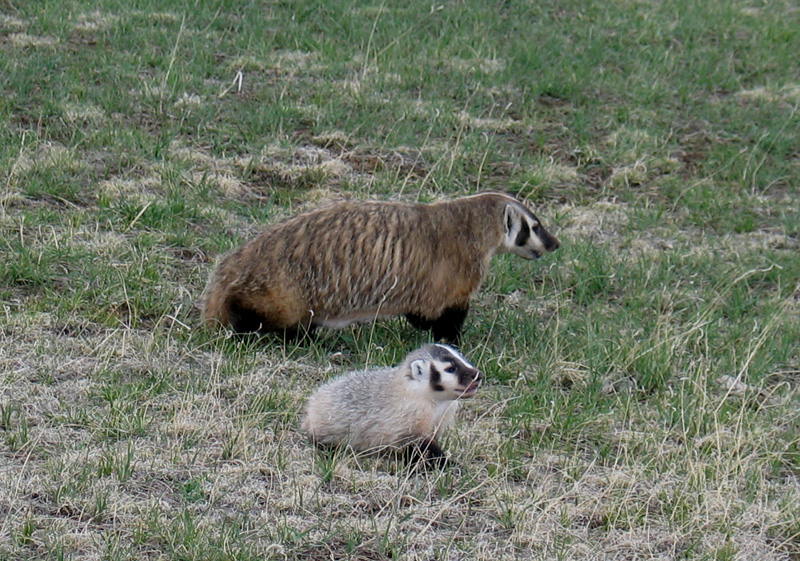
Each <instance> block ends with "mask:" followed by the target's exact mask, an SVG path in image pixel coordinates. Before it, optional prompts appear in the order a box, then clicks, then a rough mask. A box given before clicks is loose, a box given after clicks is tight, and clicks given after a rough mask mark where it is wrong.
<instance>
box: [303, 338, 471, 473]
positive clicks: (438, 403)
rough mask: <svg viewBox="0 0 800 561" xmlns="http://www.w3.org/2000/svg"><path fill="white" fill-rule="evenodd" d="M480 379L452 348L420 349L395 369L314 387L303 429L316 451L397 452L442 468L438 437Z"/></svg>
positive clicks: (348, 376)
mask: <svg viewBox="0 0 800 561" xmlns="http://www.w3.org/2000/svg"><path fill="white" fill-rule="evenodd" d="M482 380H483V374H482V373H481V372H480V371H479V370H478V369H476V368H475V367H474V366H472V364H470V363H469V361H467V359H466V358H464V356H463V355H462V354H461V353H459V352H458V351H456V350H455V349H453V348H452V347H448V346H447V345H440V344H433V345H426V346H424V347H421V348H419V349H417V350H415V351H413V352H412V353H410V354H409V355H408V356H407V357H406V358H405V360H404V361H403V363H402V364H400V365H399V366H397V367H395V368H381V369H377V370H365V371H358V372H350V373H347V374H344V375H342V376H339V377H338V378H334V379H333V380H331V381H330V382H328V383H326V384H324V385H322V386H320V387H319V388H318V389H317V390H316V391H315V392H314V393H313V394H312V395H311V397H310V398H309V399H308V402H307V403H306V411H305V417H304V418H303V423H302V426H303V430H305V431H306V433H308V435H309V436H310V437H311V439H312V441H314V442H315V443H316V444H317V445H318V446H320V447H321V448H333V447H339V446H349V447H350V448H352V449H353V450H355V451H358V452H379V451H390V452H402V453H403V454H404V455H405V456H406V458H407V459H408V460H410V461H415V460H419V459H423V458H424V459H426V460H427V461H428V462H431V463H434V464H435V465H437V466H440V467H443V466H445V465H446V464H447V457H446V455H445V453H444V451H443V450H442V449H441V448H440V447H439V444H438V440H439V437H440V436H441V434H442V432H443V431H444V429H445V428H447V427H448V426H449V425H450V424H452V422H453V420H454V419H455V414H456V411H457V409H458V405H459V403H458V400H460V399H465V398H470V397H473V396H474V395H475V394H476V393H477V391H478V388H479V386H480V384H481V381H482Z"/></svg>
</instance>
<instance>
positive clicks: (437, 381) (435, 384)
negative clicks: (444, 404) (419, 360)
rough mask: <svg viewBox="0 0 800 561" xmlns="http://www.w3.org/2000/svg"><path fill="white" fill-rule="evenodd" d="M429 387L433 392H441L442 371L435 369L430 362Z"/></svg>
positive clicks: (442, 388)
mask: <svg viewBox="0 0 800 561" xmlns="http://www.w3.org/2000/svg"><path fill="white" fill-rule="evenodd" d="M431 387H432V388H433V391H435V392H443V391H444V386H443V385H442V373H441V372H439V371H438V370H436V367H435V366H434V365H433V364H431Z"/></svg>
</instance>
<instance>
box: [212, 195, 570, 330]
mask: <svg viewBox="0 0 800 561" xmlns="http://www.w3.org/2000/svg"><path fill="white" fill-rule="evenodd" d="M558 247H559V241H558V239H556V237H555V236H553V235H551V234H550V233H549V232H548V231H547V230H546V229H545V228H544V226H542V224H541V223H540V222H539V219H538V218H537V217H536V215H534V214H533V213H532V212H531V211H530V210H528V209H527V208H526V207H525V206H524V205H523V204H522V203H521V202H519V201H518V200H517V199H515V198H514V197H512V196H510V195H506V194H503V193H496V192H486V193H480V194H477V195H472V196H468V197H462V198H459V199H454V200H451V201H445V202H440V203H434V204H406V203H395V202H342V203H338V204H334V205H332V206H329V207H326V208H322V209H318V210H314V211H311V212H307V213H305V214H300V215H298V216H295V217H293V218H289V219H287V220H285V221H283V222H280V223H278V224H275V225H273V226H271V227H269V228H267V229H266V230H265V231H264V232H263V233H261V234H260V235H259V236H258V237H256V238H255V239H253V240H251V241H250V242H248V243H246V244H245V245H243V246H241V247H240V248H238V249H236V250H234V251H233V252H232V253H230V254H228V255H227V256H226V257H225V258H223V259H222V261H221V262H220V264H219V266H218V267H217V270H216V272H215V273H214V274H213V275H212V277H211V280H210V282H209V284H208V287H207V288H206V290H205V293H204V295H203V301H204V303H203V313H202V315H203V320H204V321H205V322H206V323H209V324H222V325H226V326H229V327H231V328H232V329H233V330H234V331H237V332H250V331H262V332H266V331H284V330H287V331H289V332H297V331H298V330H304V329H309V328H313V327H316V326H327V327H344V326H345V325H347V324H349V323H352V322H359V321H373V320H375V319H376V318H378V317H387V316H397V315H404V316H406V318H407V319H408V320H409V322H410V323H411V324H412V325H414V326H415V327H417V328H420V329H432V330H433V336H434V338H435V339H436V340H441V339H446V340H449V341H453V342H457V341H458V337H459V334H460V332H461V326H462V325H463V323H464V319H465V318H466V316H467V311H468V310H469V299H470V296H471V295H472V294H474V293H475V292H476V291H477V290H478V289H479V288H480V286H481V284H482V283H483V280H484V278H485V277H486V273H487V270H488V268H489V260H490V259H491V258H492V256H493V255H495V254H496V253H506V252H510V253H514V254H516V255H519V256H520V257H523V258H525V259H535V258H538V257H540V256H541V255H542V254H544V253H547V252H549V251H554V250H556V249H558Z"/></svg>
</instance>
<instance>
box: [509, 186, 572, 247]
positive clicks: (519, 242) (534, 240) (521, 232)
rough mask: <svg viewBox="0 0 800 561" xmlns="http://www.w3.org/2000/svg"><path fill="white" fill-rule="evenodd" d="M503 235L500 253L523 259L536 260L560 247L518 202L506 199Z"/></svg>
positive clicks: (554, 238) (551, 235)
mask: <svg viewBox="0 0 800 561" xmlns="http://www.w3.org/2000/svg"><path fill="white" fill-rule="evenodd" d="M503 222H504V226H505V235H504V236H503V243H502V246H501V247H500V252H502V253H513V254H515V255H519V256H520V257H523V258H525V259H538V258H539V257H541V256H542V255H544V254H545V253H548V252H550V251H555V250H557V249H558V247H559V246H560V245H561V242H559V241H558V238H556V237H555V236H554V235H553V234H551V233H550V232H548V231H547V230H545V228H544V226H542V223H541V222H539V219H538V218H537V217H536V215H535V214H533V213H532V212H531V211H530V210H528V209H527V208H526V207H525V205H523V204H522V203H520V202H519V201H517V200H515V199H513V198H511V197H508V203H507V204H506V206H505V213H504V215H503Z"/></svg>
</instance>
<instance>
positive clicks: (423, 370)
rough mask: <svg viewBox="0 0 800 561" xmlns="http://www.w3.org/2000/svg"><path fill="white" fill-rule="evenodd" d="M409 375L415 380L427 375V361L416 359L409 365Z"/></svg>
mask: <svg viewBox="0 0 800 561" xmlns="http://www.w3.org/2000/svg"><path fill="white" fill-rule="evenodd" d="M411 374H412V375H413V376H414V379H415V380H421V379H422V378H424V377H425V376H426V375H427V374H428V363H427V361H424V360H422V359H421V358H418V359H417V360H415V361H414V362H412V363H411Z"/></svg>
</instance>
